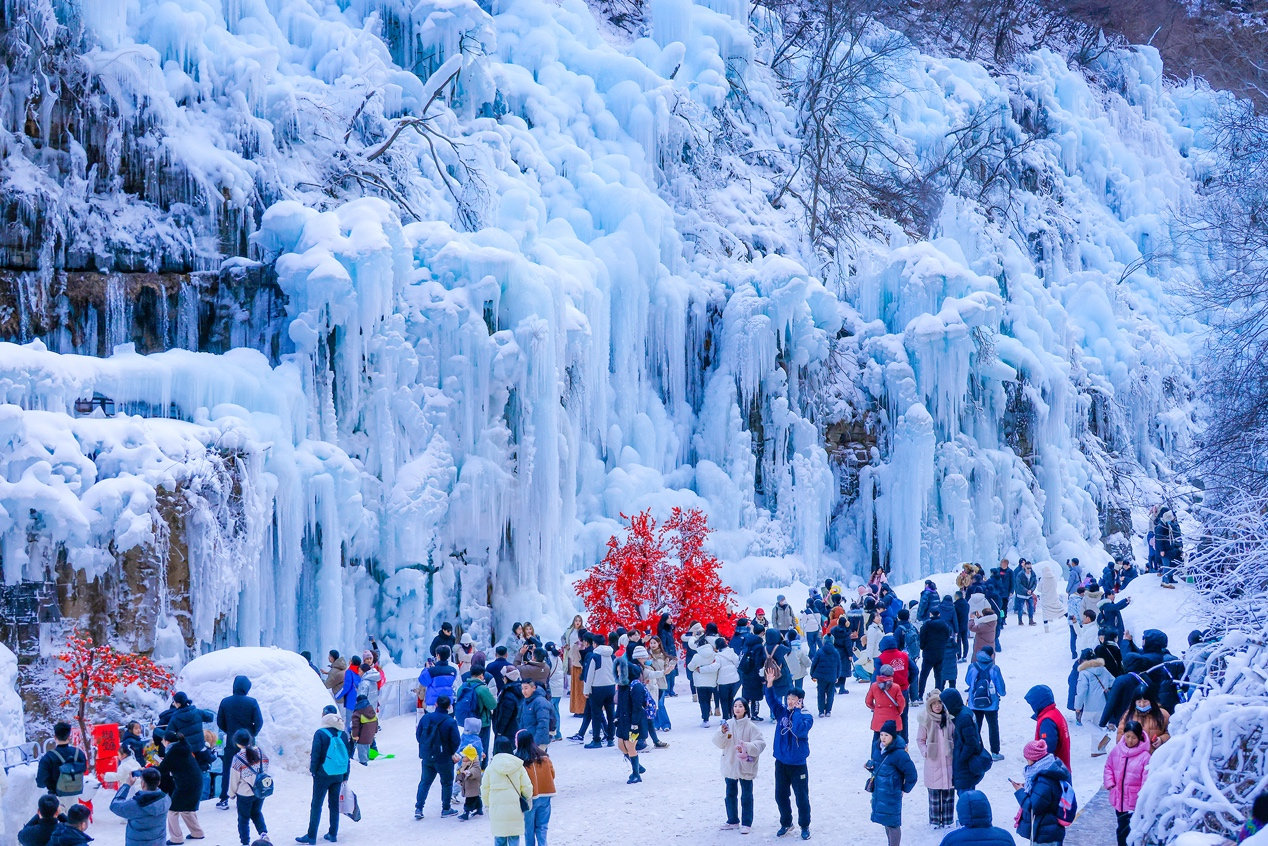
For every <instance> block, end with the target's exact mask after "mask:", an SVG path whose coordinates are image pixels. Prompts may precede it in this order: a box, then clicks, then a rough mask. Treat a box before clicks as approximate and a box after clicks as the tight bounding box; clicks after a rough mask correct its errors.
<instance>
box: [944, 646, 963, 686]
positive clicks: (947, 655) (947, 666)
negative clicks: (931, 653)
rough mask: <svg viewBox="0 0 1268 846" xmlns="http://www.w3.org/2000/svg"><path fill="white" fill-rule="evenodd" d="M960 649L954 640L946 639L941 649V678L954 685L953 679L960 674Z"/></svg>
mask: <svg viewBox="0 0 1268 846" xmlns="http://www.w3.org/2000/svg"><path fill="white" fill-rule="evenodd" d="M959 660H960V650H959V647H957V646H956V645H955V641H952V640H949V641H947V645H946V646H945V647H944V648H943V650H942V678H943V679H944V680H945V681H946V682H947V683H949V684H950V685H951V686H952V687H955V680H956V679H957V678H959V676H960V665H959Z"/></svg>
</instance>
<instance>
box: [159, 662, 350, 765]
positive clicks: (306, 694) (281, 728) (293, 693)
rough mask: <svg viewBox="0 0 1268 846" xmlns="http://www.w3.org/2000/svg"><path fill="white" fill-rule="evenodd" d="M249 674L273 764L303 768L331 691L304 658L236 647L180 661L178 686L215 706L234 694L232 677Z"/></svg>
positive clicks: (201, 704) (204, 705)
mask: <svg viewBox="0 0 1268 846" xmlns="http://www.w3.org/2000/svg"><path fill="white" fill-rule="evenodd" d="M240 675H241V676H246V677H247V678H249V679H251V695H252V696H254V697H255V698H256V699H257V700H259V703H260V710H261V711H262V712H263V713H264V729H263V731H261V732H260V737H259V742H260V746H261V747H263V749H264V750H265V753H266V754H267V755H268V756H269V760H270V761H271V762H273V765H274V766H281V767H283V768H285V769H289V770H305V769H307V767H308V750H309V749H310V747H311V744H312V737H313V732H314V731H316V730H317V729H318V728H319V727H320V722H321V711H322V709H323V708H324V707H326V706H327V705H329V704H331V698H330V693H329V692H328V691H327V690H326V688H325V686H324V685H323V684H322V683H321V679H320V678H318V676H317V674H316V673H314V672H313V670H312V668H311V667H309V666H308V662H306V661H305V660H304V659H303V658H301V657H300V656H299V655H298V654H296V653H294V652H288V651H287V650H285V649H278V648H276V647H261V646H240V647H233V648H229V649H219V650H217V651H215V652H208V653H207V654H205V655H200V656H199V657H197V658H195V659H194V660H193V661H190V662H189V663H188V664H186V665H185V669H183V670H181V674H180V678H179V679H178V680H177V683H176V688H177V690H183V691H185V693H187V694H189V697H190V699H192V700H193V701H194V704H195V705H196V706H198V707H199V708H206V709H207V710H209V711H215V710H216V709H217V708H218V707H219V705H220V700H221V699H223V698H225V697H226V696H229V695H230V694H232V693H233V679H234V677H235V676H240Z"/></svg>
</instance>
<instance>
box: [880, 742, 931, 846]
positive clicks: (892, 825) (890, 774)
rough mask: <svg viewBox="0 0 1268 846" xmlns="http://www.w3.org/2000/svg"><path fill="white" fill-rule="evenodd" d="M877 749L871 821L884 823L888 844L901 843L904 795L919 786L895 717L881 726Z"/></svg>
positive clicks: (881, 824) (914, 767) (895, 845)
mask: <svg viewBox="0 0 1268 846" xmlns="http://www.w3.org/2000/svg"><path fill="white" fill-rule="evenodd" d="M877 749H878V754H877V755H876V757H874V758H873V759H872V822H874V823H876V824H877V825H880V826H884V828H885V837H886V838H887V839H888V840H889V846H898V843H899V841H900V840H901V839H902V834H903V832H902V827H903V794H904V793H910V792H911V791H912V790H914V789H915V788H916V782H917V781H918V780H919V779H918V778H917V777H916V765H915V764H913V763H912V762H911V755H909V754H908V753H907V741H905V740H903V739H902V737H900V736H899V734H898V724H897V723H895V722H894V721H893V720H886V721H885V722H884V723H883V724H882V725H881V730H880V742H879V744H878V746H877Z"/></svg>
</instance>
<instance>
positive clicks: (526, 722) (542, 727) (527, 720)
mask: <svg viewBox="0 0 1268 846" xmlns="http://www.w3.org/2000/svg"><path fill="white" fill-rule="evenodd" d="M520 692H522V693H523V694H524V703H523V704H522V705H520V728H521V729H523V730H524V731H527V732H528V733H529V734H531V735H532V736H533V742H534V743H536V744H537V745H538V746H540V747H541V748H543V749H545V748H546V747H547V746H549V745H550V739H551V737H553V736H554V734H553V733H554V726H552V725H551V724H552V723H554V722H555V708H554V706H553V705H551V704H550V699H549V698H548V697H547V696H546V691H545V690H544V689H543V688H542V687H540V686H538V684H537V682H535V681H533V680H532V679H522V680H521V681H520ZM455 725H456V723H455Z"/></svg>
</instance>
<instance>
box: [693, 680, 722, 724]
mask: <svg viewBox="0 0 1268 846" xmlns="http://www.w3.org/2000/svg"><path fill="white" fill-rule="evenodd" d="M716 691H717V688H713V687H703V686H701V685H696V701H698V702H699V703H700V719H701V720H703V721H704V722H706V723H707V722H709V717H710V716H712V715H713V712H712V710H711V709H712V707H713V697H714V696H715V695H716ZM723 716H724V717H725V716H727V715H726V714H723Z"/></svg>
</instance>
